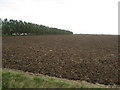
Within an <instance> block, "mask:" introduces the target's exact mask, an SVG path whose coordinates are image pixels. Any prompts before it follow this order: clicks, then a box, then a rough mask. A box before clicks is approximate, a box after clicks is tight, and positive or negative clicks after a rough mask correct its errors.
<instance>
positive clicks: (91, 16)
mask: <svg viewBox="0 0 120 90" xmlns="http://www.w3.org/2000/svg"><path fill="white" fill-rule="evenodd" d="M118 1H119V0H0V18H2V19H4V18H8V19H16V20H23V21H27V22H32V23H36V24H42V25H46V26H50V27H56V28H60V29H66V30H70V31H73V32H74V33H77V34H79V33H83V34H118Z"/></svg>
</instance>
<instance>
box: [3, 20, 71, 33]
mask: <svg viewBox="0 0 120 90" xmlns="http://www.w3.org/2000/svg"><path fill="white" fill-rule="evenodd" d="M2 23H3V27H2V31H3V32H2V34H3V35H63V34H73V32H70V31H68V30H63V29H58V28H51V27H47V26H43V25H38V24H33V23H30V22H25V21H24V22H23V21H21V20H19V21H18V20H12V19H10V20H7V19H4V21H3V22H2Z"/></svg>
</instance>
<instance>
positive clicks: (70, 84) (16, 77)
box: [2, 69, 109, 90]
mask: <svg viewBox="0 0 120 90" xmlns="http://www.w3.org/2000/svg"><path fill="white" fill-rule="evenodd" d="M2 88H3V89H4V88H105V90H106V86H104V85H103V86H102V85H97V84H96V85H93V84H90V83H85V82H77V81H73V80H66V79H60V78H56V77H50V76H45V75H40V74H39V75H37V74H33V73H27V72H26V73H25V72H22V71H17V70H10V69H3V70H2ZM107 88H109V87H108V86H107ZM96 90H97V89H96ZM102 90H103V89H102Z"/></svg>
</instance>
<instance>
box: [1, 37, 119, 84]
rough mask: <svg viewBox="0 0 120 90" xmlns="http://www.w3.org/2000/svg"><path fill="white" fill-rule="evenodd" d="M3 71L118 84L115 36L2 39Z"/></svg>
mask: <svg viewBox="0 0 120 90" xmlns="http://www.w3.org/2000/svg"><path fill="white" fill-rule="evenodd" d="M2 53H3V59H2V62H3V68H11V69H17V70H23V71H28V72H33V73H41V74H45V75H49V76H55V77H59V78H67V79H73V80H85V81H88V82H92V83H96V82H97V83H101V84H119V83H120V82H119V81H118V36H112V35H58V36H54V35H51V36H12V37H3V51H2Z"/></svg>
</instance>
